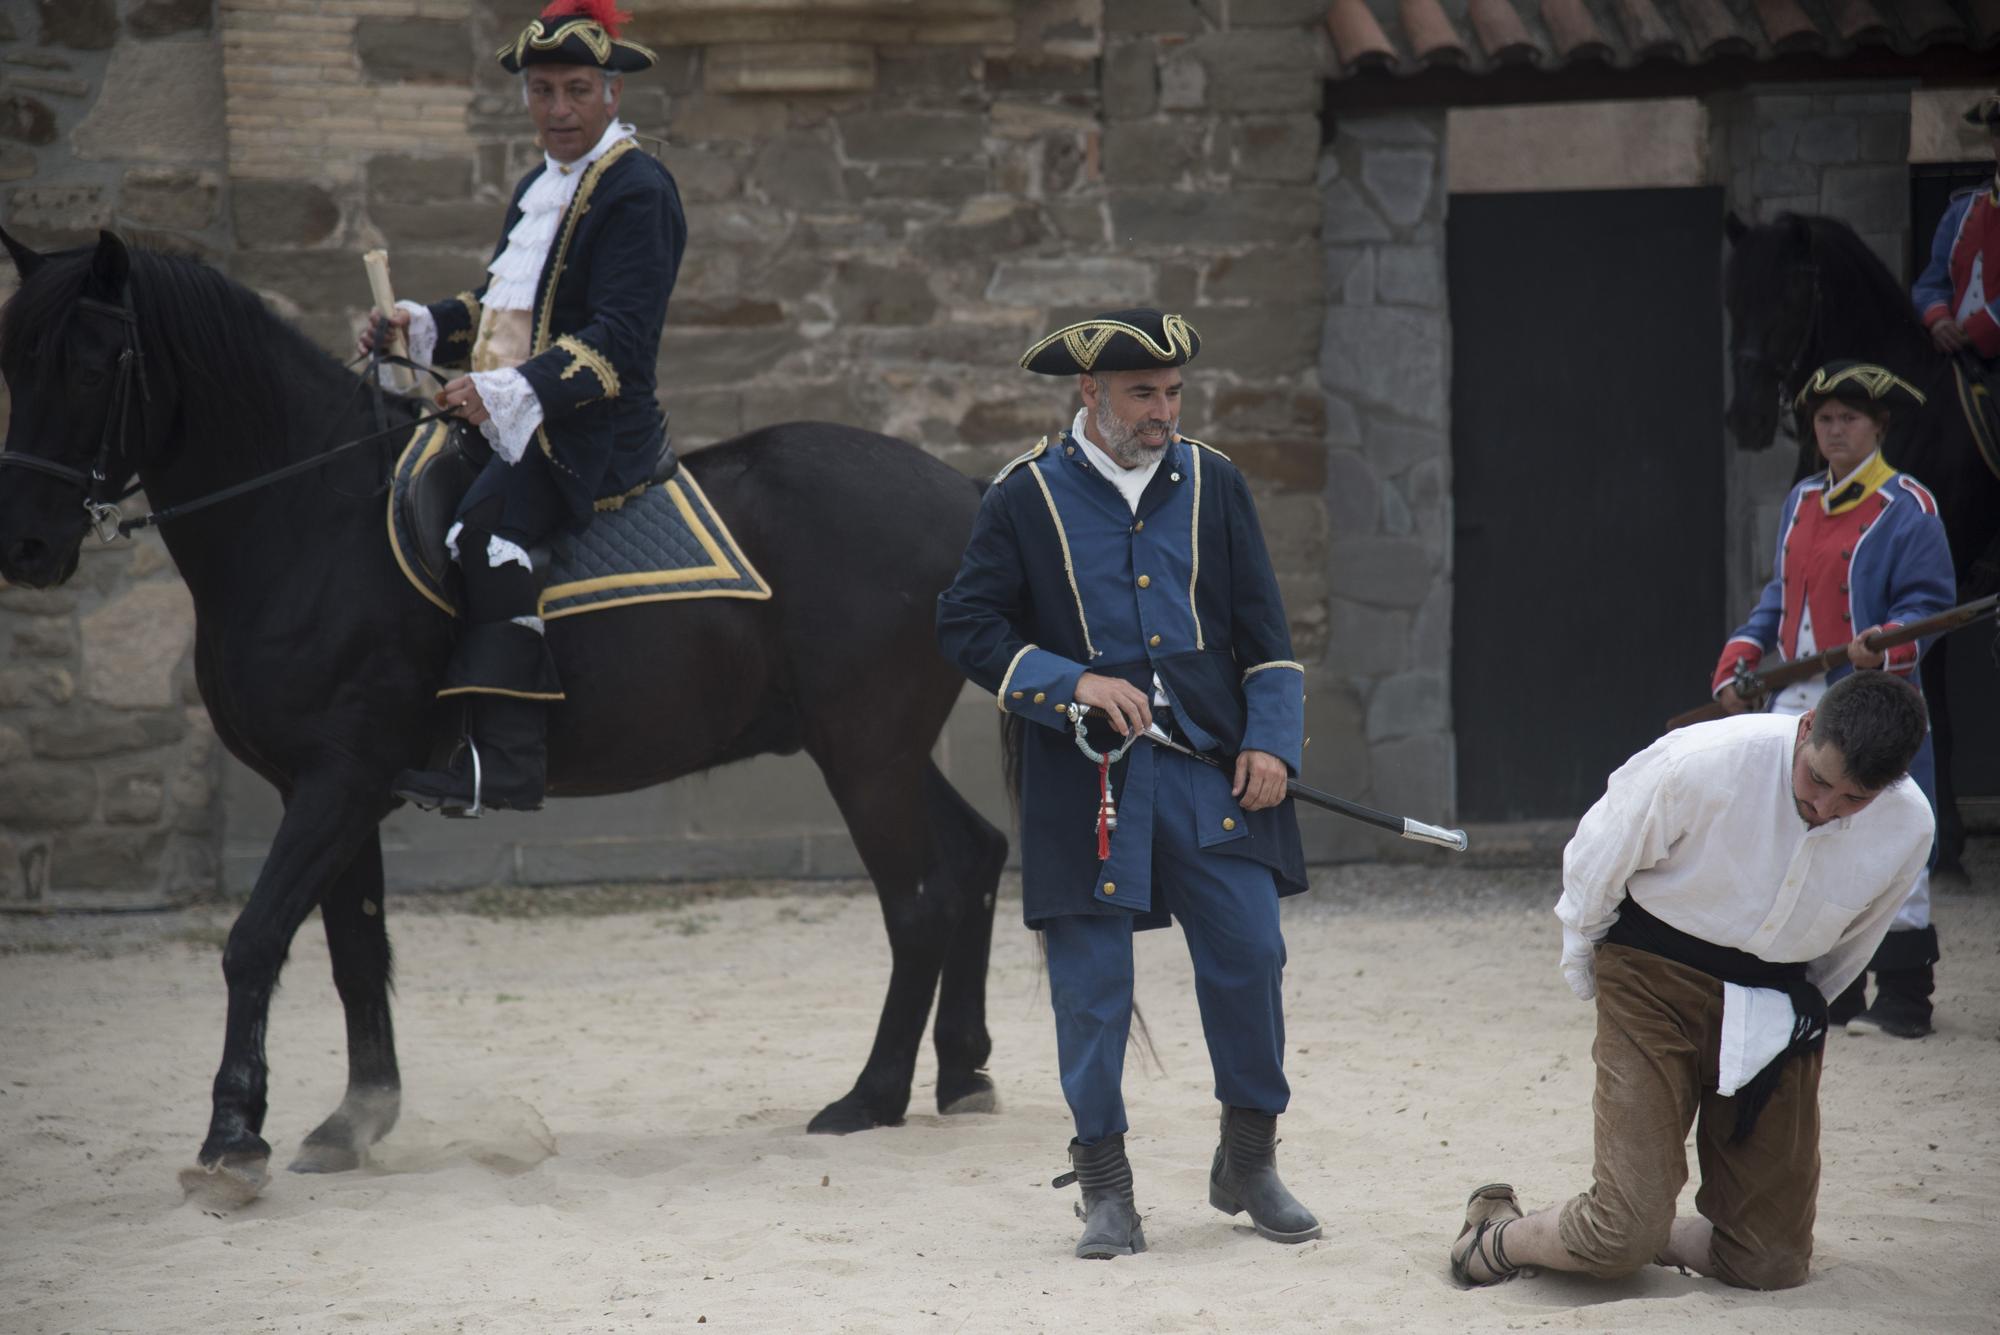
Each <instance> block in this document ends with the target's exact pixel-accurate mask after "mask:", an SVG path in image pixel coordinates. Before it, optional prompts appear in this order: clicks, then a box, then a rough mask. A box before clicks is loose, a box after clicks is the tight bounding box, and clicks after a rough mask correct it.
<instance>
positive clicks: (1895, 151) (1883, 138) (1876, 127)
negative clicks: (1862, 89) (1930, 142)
mask: <svg viewBox="0 0 2000 1335" xmlns="http://www.w3.org/2000/svg"><path fill="white" fill-rule="evenodd" d="M1909 153H1910V118H1909V117H1908V116H1869V117H1867V118H1865V119H1864V120H1862V122H1861V143H1860V147H1859V149H1858V150H1857V152H1856V156H1857V157H1858V158H1860V159H1861V160H1862V161H1863V162H1903V161H1906V160H1907V159H1908V157H1909Z"/></svg>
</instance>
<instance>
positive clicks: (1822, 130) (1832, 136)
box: [1792, 116, 1861, 164]
mask: <svg viewBox="0 0 2000 1335" xmlns="http://www.w3.org/2000/svg"><path fill="white" fill-rule="evenodd" d="M1860 148H1861V127H1860V126H1859V125H1858V124H1857V123H1856V122H1855V120H1854V118H1853V117H1852V116H1814V117H1813V118H1812V119H1810V120H1806V121H1801V122H1800V123H1799V132H1798V139H1797V141H1796V142H1795V143H1794V144H1793V146H1792V152H1793V154H1794V155H1796V156H1797V158H1798V159H1799V161H1801V162H1812V163H1819V164H1826V163H1835V162H1852V161H1854V158H1855V155H1856V154H1857V153H1858V152H1859V151H1860Z"/></svg>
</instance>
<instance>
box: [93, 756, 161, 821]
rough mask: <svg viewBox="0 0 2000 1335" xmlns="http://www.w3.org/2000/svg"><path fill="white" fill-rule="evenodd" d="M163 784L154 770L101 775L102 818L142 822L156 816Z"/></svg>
mask: <svg viewBox="0 0 2000 1335" xmlns="http://www.w3.org/2000/svg"><path fill="white" fill-rule="evenodd" d="M166 799H167V786H166V782H165V780H163V779H162V778H161V777H160V773H159V771H158V770H150V769H149V770H130V771H126V772H124V773H117V774H107V775H105V776H104V819H105V820H107V821H109V822H111V823H112V824H113V825H146V824H150V823H152V822H153V821H155V820H158V819H159V817H160V811H161V809H162V808H163V807H164V806H165V805H166Z"/></svg>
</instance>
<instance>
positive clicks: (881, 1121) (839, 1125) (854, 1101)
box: [806, 1094, 903, 1136]
mask: <svg viewBox="0 0 2000 1335" xmlns="http://www.w3.org/2000/svg"><path fill="white" fill-rule="evenodd" d="M902 1124H903V1119H902V1118H901V1117H880V1116H877V1115H876V1114H875V1113H874V1112H873V1111H871V1110H870V1109H869V1107H868V1105H867V1103H866V1102H864V1101H863V1100H862V1099H860V1098H859V1097H857V1096H856V1095H853V1094H849V1095H848V1096H847V1097H846V1098H844V1099H838V1100H836V1101H834V1102H832V1103H829V1104H827V1105H826V1107H824V1108H822V1109H820V1110H819V1116H817V1117H815V1118H813V1119H812V1121H810V1122H807V1123H806V1134H808V1135H813V1136H847V1135H852V1134H853V1133H854V1132H856V1131H873V1130H874V1129H875V1128H876V1127H878V1126H901V1125H902Z"/></svg>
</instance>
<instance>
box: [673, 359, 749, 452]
mask: <svg viewBox="0 0 2000 1335" xmlns="http://www.w3.org/2000/svg"><path fill="white" fill-rule="evenodd" d="M668 378H669V377H668V375H667V369H666V368H665V367H662V368H660V372H659V383H661V384H665V383H667V381H668ZM664 406H665V408H666V410H667V415H668V416H669V417H670V418H672V419H673V432H674V445H675V447H676V448H679V447H680V446H681V444H682V442H686V443H687V444H688V445H690V446H695V445H712V444H714V443H715V442H716V441H719V440H727V439H728V438H729V437H731V436H734V435H738V434H740V433H741V432H742V430H743V395H742V394H741V393H740V392H739V391H737V390H734V389H686V390H676V391H674V392H672V393H670V394H667V395H666V396H665V400H664Z"/></svg>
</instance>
